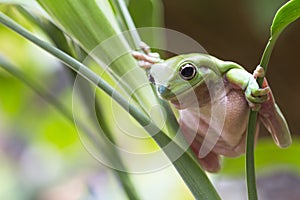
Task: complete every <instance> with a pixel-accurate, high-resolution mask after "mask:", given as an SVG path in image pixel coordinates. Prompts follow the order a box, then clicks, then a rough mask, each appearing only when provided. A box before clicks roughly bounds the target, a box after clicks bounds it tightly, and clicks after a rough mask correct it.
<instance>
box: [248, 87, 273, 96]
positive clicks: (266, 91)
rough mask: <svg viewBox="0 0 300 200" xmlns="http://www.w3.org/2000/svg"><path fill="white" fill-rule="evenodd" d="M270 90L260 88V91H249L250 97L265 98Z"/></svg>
mask: <svg viewBox="0 0 300 200" xmlns="http://www.w3.org/2000/svg"><path fill="white" fill-rule="evenodd" d="M270 91H271V89H270V88H269V87H265V88H261V89H254V90H252V91H251V95H252V96H254V97H260V96H265V95H268V94H269V93H270Z"/></svg>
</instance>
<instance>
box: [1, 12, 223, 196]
mask: <svg viewBox="0 0 300 200" xmlns="http://www.w3.org/2000/svg"><path fill="white" fill-rule="evenodd" d="M0 22H1V23H2V24H4V25H5V26H7V27H9V28H10V29H12V30H13V31H15V32H17V33H18V34H20V35H21V36H23V37H24V38H26V39H28V40H29V41H31V42H33V43H34V44H36V45H37V46H39V47H41V48H42V49H44V50H45V51H47V52H49V53H50V54H52V55H53V56H55V57H56V58H58V59H60V60H61V61H62V62H63V63H64V64H66V66H69V67H70V68H71V69H73V70H74V71H75V72H76V73H78V74H79V75H81V76H82V77H83V78H85V79H86V80H88V81H90V82H91V83H93V84H95V85H96V86H97V87H99V88H100V89H102V90H103V91H104V92H105V93H106V94H108V95H109V96H111V97H112V98H113V99H114V100H115V101H116V102H117V103H118V104H119V105H120V106H121V107H123V108H124V109H126V110H127V108H129V110H128V112H129V113H130V114H131V115H132V116H133V117H134V118H135V119H136V120H137V122H138V123H139V124H140V125H142V126H143V127H144V128H145V130H146V131H147V132H148V133H149V134H151V133H153V132H155V133H156V134H155V135H152V138H153V139H154V140H155V141H156V143H157V144H158V145H159V146H160V147H161V148H162V149H163V150H164V152H165V154H166V155H167V156H168V158H169V159H170V160H175V158H174V155H178V153H180V154H181V157H179V158H178V159H177V160H176V161H175V162H174V166H175V168H176V169H177V171H178V172H179V174H180V175H181V177H182V178H183V180H184V181H185V183H186V184H187V186H188V187H189V188H190V190H191V192H192V193H193V195H194V196H195V198H197V199H203V200H215V199H220V197H219V195H218V193H217V192H216V190H215V188H214V187H213V186H212V184H211V182H210V180H209V178H208V177H207V175H206V174H205V172H204V171H203V170H202V169H201V168H200V166H199V164H198V163H197V162H196V161H195V160H194V158H192V157H191V156H190V155H189V154H187V153H186V152H184V151H183V149H181V147H180V146H178V145H177V144H176V143H172V144H173V145H172V147H173V148H164V147H165V146H166V145H168V144H170V143H171V142H172V140H171V139H170V138H169V137H168V136H167V135H166V134H165V133H164V132H163V131H162V130H160V129H159V128H158V127H157V126H156V125H155V124H154V123H153V122H152V120H151V119H149V117H148V116H146V115H145V114H144V113H143V112H141V111H140V110H139V109H137V108H136V107H135V106H133V105H132V104H130V103H129V102H128V101H127V100H126V99H124V98H123V96H122V95H121V94H120V93H118V92H116V91H115V90H114V89H113V88H112V87H111V86H110V85H109V84H107V83H106V82H105V81H104V80H102V79H101V78H99V77H98V76H97V75H96V74H95V73H94V72H93V71H91V70H90V69H89V68H87V67H86V66H85V65H83V64H82V63H80V62H78V61H77V60H75V59H74V58H72V57H71V56H69V55H67V54H66V53H64V52H62V51H60V50H59V49H57V48H55V47H53V46H51V45H49V44H48V43H46V42H44V41H42V40H40V39H39V38H37V37H36V36H34V35H33V34H31V33H30V32H29V31H27V30H26V29H24V28H23V27H22V26H20V25H19V24H17V23H16V22H14V21H13V20H11V19H10V18H9V17H7V16H6V15H4V14H3V13H0ZM187 163H188V164H189V167H186V164H187Z"/></svg>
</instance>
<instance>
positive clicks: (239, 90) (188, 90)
mask: <svg viewBox="0 0 300 200" xmlns="http://www.w3.org/2000/svg"><path fill="white" fill-rule="evenodd" d="M144 51H145V52H146V54H144V53H139V52H134V53H133V56H134V57H135V58H136V59H137V60H138V61H139V63H140V66H141V67H143V68H145V69H147V71H148V73H149V80H150V81H151V82H152V83H154V84H155V85H156V89H157V94H158V95H159V97H161V98H162V99H165V100H167V101H170V102H171V104H173V106H174V107H175V108H176V109H178V110H179V124H180V128H181V131H182V133H183V134H184V136H185V138H186V140H187V141H188V142H190V144H191V148H192V150H193V151H194V152H195V153H196V155H198V160H199V163H200V165H201V166H202V167H203V168H204V169H205V170H207V171H209V172H217V171H218V170H219V169H220V167H221V165H220V156H227V157H235V156H239V155H241V154H243V153H244V152H245V138H246V137H245V136H246V131H247V124H248V117H249V112H250V109H255V110H258V111H259V118H258V124H257V131H256V138H257V135H258V132H259V123H260V122H262V123H263V124H264V126H265V127H266V128H267V129H268V131H269V132H270V133H271V135H272V137H273V139H274V141H275V143H276V144H277V145H278V146H279V147H281V148H284V147H287V146H289V145H290V144H291V136H290V131H289V128H288V125H287V122H286V120H285V118H284V116H283V114H282V113H281V111H280V109H279V107H278V106H277V104H276V103H275V101H274V97H273V94H272V92H271V90H270V87H269V86H268V84H267V81H266V79H265V81H264V84H263V88H259V86H258V84H257V82H256V78H257V77H263V76H264V74H263V73H264V72H263V70H262V68H261V67H258V68H257V69H256V70H255V72H254V74H250V73H248V72H247V71H246V70H245V69H244V68H243V67H242V66H240V65H238V64H236V63H234V62H230V61H222V60H220V59H218V58H215V57H213V56H210V55H207V54H200V53H192V54H186V55H178V56H175V57H172V58H170V59H167V60H160V59H159V58H158V57H157V56H154V55H153V53H150V52H149V49H146V50H145V49H144ZM203 145H204V146H206V147H203ZM201 151H202V153H201Z"/></svg>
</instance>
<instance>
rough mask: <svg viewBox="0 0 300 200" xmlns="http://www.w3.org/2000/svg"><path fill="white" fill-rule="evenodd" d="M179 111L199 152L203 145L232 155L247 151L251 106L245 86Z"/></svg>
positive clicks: (188, 134) (189, 137) (219, 152)
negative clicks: (245, 95) (243, 89)
mask: <svg viewBox="0 0 300 200" xmlns="http://www.w3.org/2000/svg"><path fill="white" fill-rule="evenodd" d="M179 113H180V127H181V129H182V132H183V134H184V135H185V137H186V138H187V140H188V141H189V142H191V144H192V148H193V150H194V151H195V152H196V153H197V154H198V153H199V150H200V148H202V149H204V150H205V148H208V149H206V150H205V151H206V152H207V151H211V150H212V151H213V152H215V153H216V154H221V155H225V156H230V157H233V156H238V155H240V154H242V153H244V152H245V135H246V134H245V133H246V129H247V123H248V117H249V107H248V103H247V101H246V100H245V97H244V92H243V91H242V90H235V89H230V90H229V91H228V92H226V95H225V96H223V97H221V98H220V99H218V101H215V102H214V103H211V102H209V103H207V104H205V105H201V106H199V105H198V107H195V106H190V107H187V108H185V109H182V110H179ZM204 138H205V139H204ZM202 143H203V144H204V146H202ZM204 156H205V155H204Z"/></svg>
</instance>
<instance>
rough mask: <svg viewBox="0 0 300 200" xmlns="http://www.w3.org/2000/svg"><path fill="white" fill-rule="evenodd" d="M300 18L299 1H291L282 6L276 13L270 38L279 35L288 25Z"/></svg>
mask: <svg viewBox="0 0 300 200" xmlns="http://www.w3.org/2000/svg"><path fill="white" fill-rule="evenodd" d="M299 17H300V0H291V1H289V2H287V3H286V4H285V5H283V6H282V7H281V8H280V9H279V10H278V11H277V13H276V15H275V17H274V20H273V23H272V26H271V36H275V35H279V34H280V33H281V32H282V31H283V30H284V29H285V28H286V27H287V26H288V25H289V24H290V23H292V22H294V21H295V20H297V19H298V18H299Z"/></svg>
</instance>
